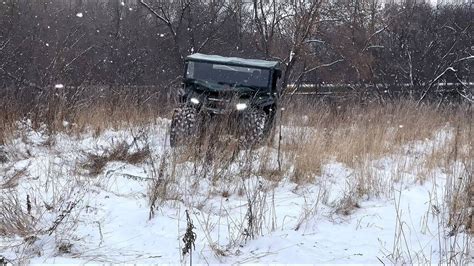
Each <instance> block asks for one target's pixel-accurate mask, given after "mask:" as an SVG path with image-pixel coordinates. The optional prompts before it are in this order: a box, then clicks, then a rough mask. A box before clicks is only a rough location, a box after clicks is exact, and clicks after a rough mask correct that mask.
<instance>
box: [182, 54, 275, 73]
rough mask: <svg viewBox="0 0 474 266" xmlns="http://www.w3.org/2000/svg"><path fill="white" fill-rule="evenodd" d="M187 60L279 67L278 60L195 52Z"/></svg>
mask: <svg viewBox="0 0 474 266" xmlns="http://www.w3.org/2000/svg"><path fill="white" fill-rule="evenodd" d="M187 60H192V61H205V62H211V63H220V64H225V65H234V66H246V67H257V68H271V69H274V68H276V69H279V68H280V62H278V61H267V60H260V59H243V58H239V57H225V56H220V55H207V54H200V53H195V54H192V55H189V56H187V57H186V61H187Z"/></svg>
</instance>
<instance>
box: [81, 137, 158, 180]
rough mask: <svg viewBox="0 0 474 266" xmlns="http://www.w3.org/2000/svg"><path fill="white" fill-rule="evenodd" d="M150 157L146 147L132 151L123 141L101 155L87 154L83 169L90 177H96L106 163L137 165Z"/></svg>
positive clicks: (130, 146)
mask: <svg viewBox="0 0 474 266" xmlns="http://www.w3.org/2000/svg"><path fill="white" fill-rule="evenodd" d="M149 156H150V149H149V147H148V146H145V147H144V148H140V149H138V150H136V151H133V150H132V145H130V144H128V143H127V142H125V141H123V142H120V143H119V144H117V145H116V146H114V147H113V148H112V149H110V150H106V151H105V152H104V153H103V154H102V155H97V154H88V155H87V159H86V161H87V162H86V163H84V164H83V167H84V168H85V169H87V170H88V171H89V174H90V175H93V176H96V175H99V174H100V173H102V171H103V170H104V168H105V166H106V165H107V163H108V162H113V161H120V162H125V163H129V164H139V163H142V162H144V161H145V160H146V159H147V158H148V157H149Z"/></svg>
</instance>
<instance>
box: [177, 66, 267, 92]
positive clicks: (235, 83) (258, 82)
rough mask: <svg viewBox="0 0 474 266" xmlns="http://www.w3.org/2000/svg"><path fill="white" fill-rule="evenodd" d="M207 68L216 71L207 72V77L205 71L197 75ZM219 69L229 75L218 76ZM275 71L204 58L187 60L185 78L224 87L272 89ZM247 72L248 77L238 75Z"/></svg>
mask: <svg viewBox="0 0 474 266" xmlns="http://www.w3.org/2000/svg"><path fill="white" fill-rule="evenodd" d="M190 67H193V69H192V70H191V69H190ZM197 67H201V68H197ZM206 69H207V71H209V70H212V71H215V72H214V73H212V74H209V73H207V72H206V74H204V75H207V77H206V76H204V77H203V75H202V74H203V73H200V74H201V75H196V74H197V73H196V72H197V71H199V70H200V71H204V72H205V71H206ZM219 71H225V72H226V73H225V75H228V76H227V77H225V75H224V73H222V76H221V77H222V78H220V79H219V78H217V77H219V75H217V72H219ZM273 72H274V71H273V69H271V68H262V67H257V66H251V65H241V64H227V63H221V62H212V61H203V60H187V61H186V65H185V71H184V78H185V79H186V80H199V81H204V82H208V83H212V84H219V85H222V86H223V87H225V86H231V87H247V88H252V89H257V90H271V89H272V88H271V81H272V76H273ZM232 73H233V74H232ZM213 74H215V75H213ZM245 74H248V76H246V78H247V79H243V78H239V77H238V76H239V75H241V76H242V77H243V76H245ZM232 75H233V76H232ZM250 78H252V79H250ZM229 79H230V81H229ZM244 81H247V82H244Z"/></svg>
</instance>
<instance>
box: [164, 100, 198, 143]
mask: <svg viewBox="0 0 474 266" xmlns="http://www.w3.org/2000/svg"><path fill="white" fill-rule="evenodd" d="M197 118H198V110H197V109H196V108H193V107H189V106H183V107H179V108H176V109H175V110H174V113H173V118H172V120H171V129H170V146H171V147H177V146H181V145H185V144H186V143H189V142H191V141H192V140H193V139H195V138H196V137H197V132H198V126H197Z"/></svg>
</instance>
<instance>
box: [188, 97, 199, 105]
mask: <svg viewBox="0 0 474 266" xmlns="http://www.w3.org/2000/svg"><path fill="white" fill-rule="evenodd" d="M190 101H191V102H192V103H194V104H199V100H198V99H197V98H191V100H190Z"/></svg>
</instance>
